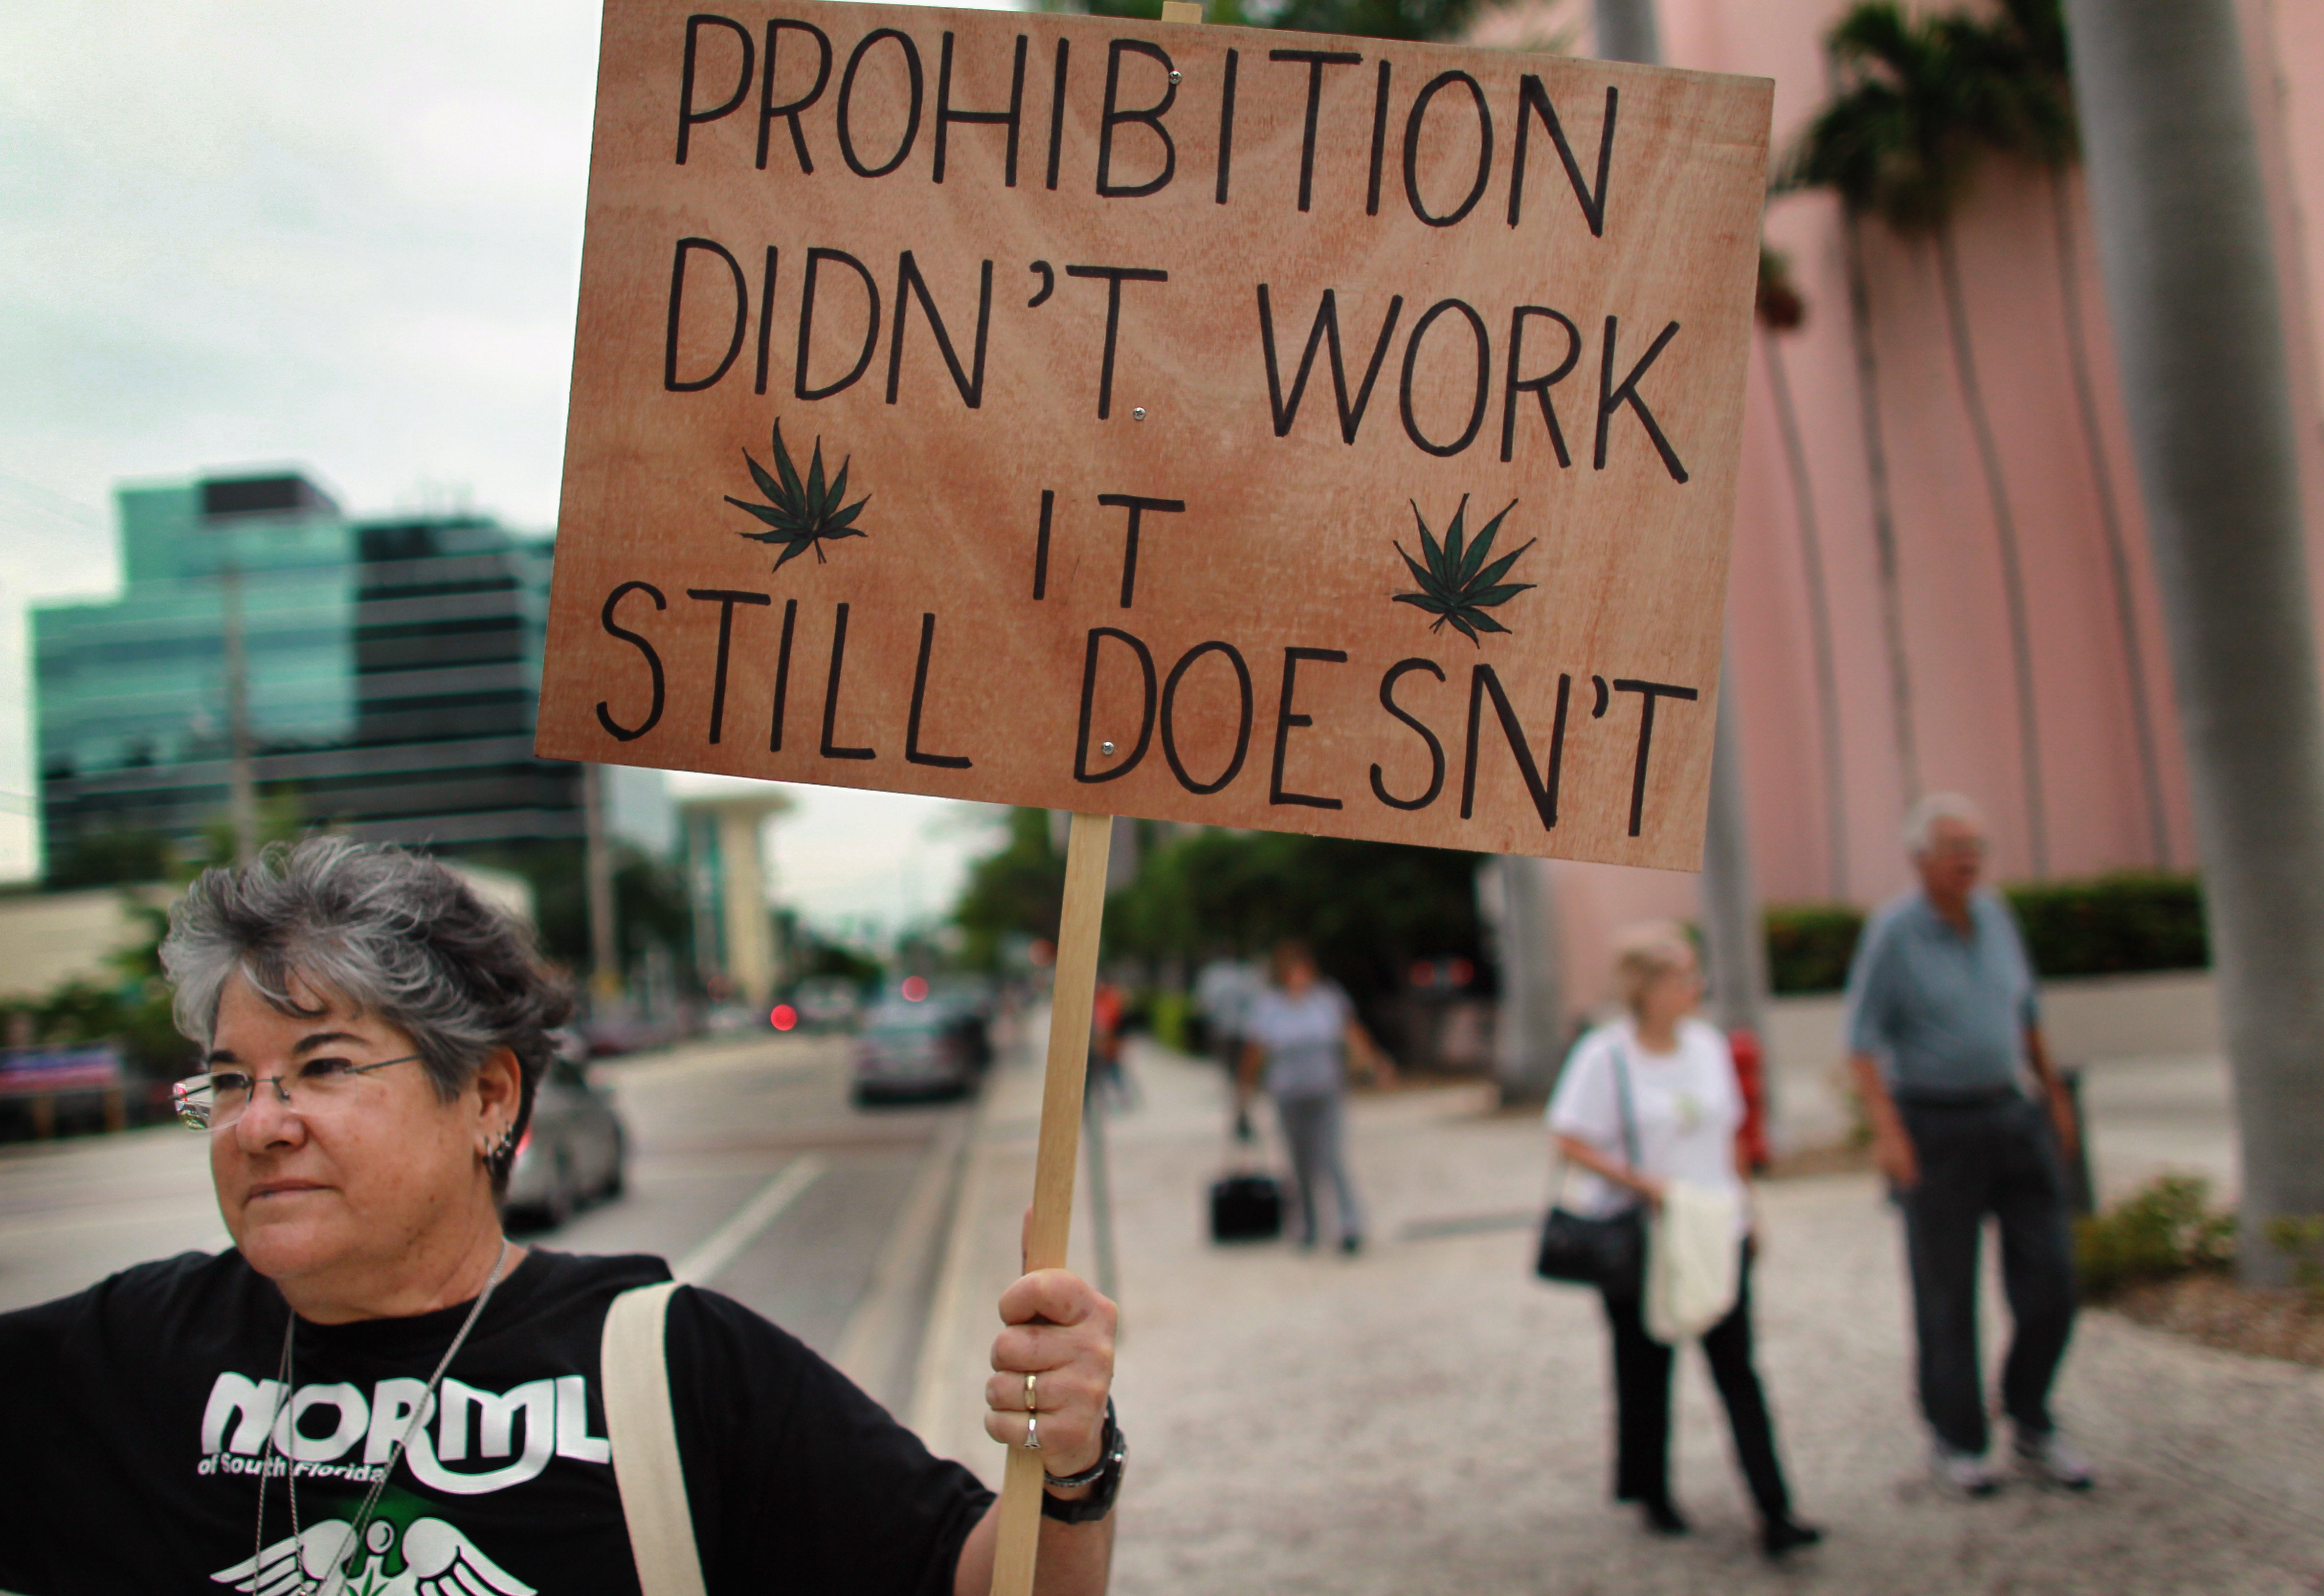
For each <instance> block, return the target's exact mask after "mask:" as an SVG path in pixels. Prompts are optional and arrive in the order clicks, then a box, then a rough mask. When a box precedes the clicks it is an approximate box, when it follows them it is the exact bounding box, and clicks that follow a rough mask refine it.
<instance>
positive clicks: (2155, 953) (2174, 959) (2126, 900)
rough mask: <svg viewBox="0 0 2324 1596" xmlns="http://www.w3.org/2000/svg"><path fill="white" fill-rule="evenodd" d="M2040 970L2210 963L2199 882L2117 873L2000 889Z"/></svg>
mask: <svg viewBox="0 0 2324 1596" xmlns="http://www.w3.org/2000/svg"><path fill="white" fill-rule="evenodd" d="M2002 893H2003V896H2005V897H2006V898H2007V899H2009V907H2010V909H2012V910H2013V911H2014V912H2015V914H2016V916H2017V924H2018V927H2019V928H2020V929H2021V930H2023V931H2024V934H2025V950H2026V952H2027V953H2028V954H2030V955H2032V956H2033V967H2034V968H2035V969H2036V970H2039V971H2040V972H2041V973H2043V975H2045V976H2058V975H2126V974H2131V973H2136V972H2139V971H2144V970H2199V969H2201V968H2203V967H2204V966H2205V965H2206V964H2209V963H2210V962H2211V955H2210V945H2209V940H2208V938H2207V937H2206V936H2205V935H2204V929H2203V889H2202V886H2201V883H2200V882H2199V881H2197V880H2196V878H2195V877H2193V876H2191V875H2163V874H2160V873H2155V872H2122V873H2120V874H2116V875H2104V876H2098V877H2096V878H2095V879H2092V880H2089V881H2027V882H2023V883H2020V884H2018V885H2015V886H2010V887H2005V888H2003V889H2002Z"/></svg>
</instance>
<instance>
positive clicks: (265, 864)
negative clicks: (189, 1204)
mask: <svg viewBox="0 0 2324 1596" xmlns="http://www.w3.org/2000/svg"><path fill="white" fill-rule="evenodd" d="M161 960H162V964H163V967H164V969H165V970H166V971H167V972H168V973H169V976H170V978H171V982H172V983H173V984H174V986H175V989H176V993H175V997H176V1010H177V1019H178V1023H179V1026H180V1029H182V1030H183V1031H184V1032H185V1033H186V1034H187V1035H188V1036H189V1038H192V1039H193V1040H194V1041H195V1042H196V1043H197V1044H198V1046H199V1047H200V1049H201V1057H202V1061H203V1069H202V1073H201V1074H199V1075H195V1076H193V1077H192V1078H191V1079H190V1080H188V1081H186V1082H183V1083H181V1084H180V1086H179V1088H178V1101H179V1103H180V1112H181V1113H182V1114H183V1116H184V1117H185V1118H186V1120H187V1121H188V1123H189V1124H190V1125H192V1126H194V1127H195V1128H196V1129H198V1130H201V1131H202V1132H203V1133H204V1134H205V1135H206V1137H207V1139H208V1149H209V1157H210V1169H211V1174H212V1176H213V1179H214V1182H215V1185H216V1188H217V1200H218V1206H219V1208H220V1210H221V1212H222V1213H223V1215H224V1217H225V1220H226V1227H227V1229H228V1230H229V1231H230V1232H232V1234H233V1237H234V1241H235V1246H234V1247H233V1248H231V1249H229V1250H226V1251H225V1252H223V1253H220V1254H218V1255H217V1256H216V1257H212V1256H209V1255H208V1254H204V1253H198V1252H189V1253H186V1254H183V1255H181V1256H180V1257H178V1258H174V1259H168V1260H166V1261H162V1262H157V1263H150V1264H145V1265H142V1266H140V1267H138V1268H132V1269H129V1270H127V1271H125V1272H124V1273H122V1274H118V1275H115V1276H114V1277H112V1278H109V1279H107V1280H105V1281H103V1282H101V1283H100V1284H98V1285H97V1286H95V1287H91V1288H90V1289H88V1290H87V1291H84V1292H82V1293H80V1294H79V1295H78V1296H71V1297H67V1298H64V1299H62V1300H60V1301H58V1302H53V1303H49V1304H46V1305H42V1306H38V1307H32V1308H27V1309H23V1310H21V1311H19V1312H15V1313H11V1314H7V1315H0V1368H5V1369H6V1370H10V1371H11V1372H12V1376H13V1378H12V1379H11V1381H10V1385H9V1392H8V1401H7V1413H6V1417H5V1420H0V1502H5V1503H6V1504H7V1505H6V1510H5V1512H6V1517H5V1532H0V1588H5V1589H7V1590H10V1591H19V1592H23V1593H24V1596H50V1593H52V1592H80V1591H88V1592H100V1591H149V1592H157V1593H158V1592H163V1591H182V1592H189V1593H191V1592H199V1591H249V1592H252V1593H253V1596H291V1593H293V1592H300V1593H303V1592H313V1591H324V1592H338V1591H350V1590H364V1591H370V1590H381V1589H393V1590H405V1589H417V1590H420V1591H439V1590H440V1591H461V1592H464V1593H466V1596H523V1593H524V1592H528V1591H535V1590H539V1591H607V1592H616V1593H618V1592H624V1591H627V1592H636V1591H640V1590H641V1585H643V1584H644V1583H645V1582H646V1581H647V1580H648V1578H649V1577H650V1578H651V1579H652V1580H653V1581H654V1588H656V1589H659V1590H662V1591H669V1590H678V1589H687V1588H689V1587H690V1588H691V1589H694V1590H696V1591H707V1592H728V1591H736V1592H739V1591H760V1590H764V1589H767V1588H769V1587H770V1585H771V1586H774V1587H777V1588H782V1589H798V1590H803V1591H836V1590H847V1591H885V1592H895V1593H896V1596H905V1593H907V1592H908V1593H911V1596H936V1593H937V1592H947V1591H948V1592H954V1596H970V1593H972V1592H973V1593H974V1596H984V1592H985V1591H988V1590H989V1589H990V1587H991V1577H992V1564H993V1559H994V1551H995V1545H996V1531H997V1523H996V1518H995V1508H996V1504H995V1502H994V1499H993V1498H992V1495H991V1492H989V1491H987V1490H985V1489H984V1488H983V1487H982V1485H981V1484H980V1483H979V1482H978V1481H977V1480H976V1478H975V1477H974V1476H973V1475H972V1474H971V1473H970V1472H969V1471H967V1470H966V1469H964V1468H963V1467H961V1466H960V1465H959V1464H957V1463H954V1462H945V1461H942V1460H939V1459H937V1458H936V1457H933V1456H931V1455H930V1454H929V1453H928V1452H927V1449H926V1448H925V1447H924V1446H922V1445H921V1444H920V1443H919V1441H918V1439H917V1438H916V1437H915V1436H913V1435H911V1434H910V1433H909V1432H908V1431H907V1430H905V1429H903V1428H902V1427H901V1426H900V1425H898V1424H896V1422H895V1421H894V1420H892V1419H891V1418H890V1417H889V1416H888V1415H887V1413H886V1412H885V1411H884V1410H882V1409H881V1407H880V1406H879V1404H877V1403H876V1402H874V1401H873V1400H872V1399H871V1398H870V1397H868V1396H866V1395H864V1394H863V1393H862V1391H860V1390H858V1389H857V1388H855V1387H854V1386H853V1385H852V1384H850V1383H849V1382H848V1380H847V1379H846V1378H845V1377H844V1376H843V1375H841V1374H839V1373H838V1372H837V1371H836V1370H834V1369H832V1368H831V1367H830V1366H829V1365H828V1364H826V1363H825V1362H824V1361H822V1360H821V1359H820V1358H818V1357H816V1355H815V1354H814V1353H813V1352H809V1351H808V1350H807V1348H806V1347H805V1346H803V1345H801V1344H800V1343H799V1342H798V1341H796V1340H794V1339H792V1338H791V1337H790V1336H788V1335H787V1334H785V1333H783V1332H782V1331H780V1330H779V1329H777V1328H776V1327H775V1326H774V1325H772V1324H769V1323H768V1322H767V1321H765V1320H764V1319H761V1318H760V1317H759V1316H758V1315H755V1314H753V1313H752V1312H750V1311H749V1310H748V1309H746V1308H744V1307H742V1305H739V1304H737V1303H735V1302H733V1301H732V1300H730V1299H728V1298H726V1297H724V1296H719V1295H718V1294H717V1293H715V1292H712V1291H706V1290H703V1289H700V1288H698V1287H671V1285H670V1284H669V1280H670V1275H669V1267H668V1266H667V1265H666V1264H664V1263H663V1262H662V1260H661V1259H657V1258H645V1257H632V1258H586V1257H577V1256H573V1255H569V1254H562V1253H557V1252H551V1251H549V1250H545V1249H541V1248H537V1247H536V1248H525V1247H519V1246H516V1245H514V1244H512V1242H511V1241H509V1240H508V1239H507V1238H506V1237H505V1236H504V1235H503V1232H502V1228H501V1222H500V1215H499V1213H498V1211H497V1208H496V1206H495V1202H494V1198H495V1196H496V1195H497V1193H498V1192H499V1191H500V1189H501V1188H502V1187H503V1185H504V1183H505V1181H506V1178H507V1174H508V1169H509V1166H510V1163H511V1162H512V1158H513V1156H514V1151H515V1149H516V1148H517V1146H518V1143H519V1141H520V1140H521V1138H522V1137H523V1135H524V1131H525V1125H526V1121H527V1118H528V1115H529V1113H530V1109H531V1106H532V1102H533V1094H534V1092H535V1090H536V1088H537V1087H538V1085H539V1081H540V1077H541V1074H542V1071H543V1070H544V1068H545V1067H546V1066H547V1065H548V1063H549V1056H550V1051H551V1046H552V1044H551V1040H550V1035H549V1033H550V1031H551V1029H553V1028H554V1027H555V1026H557V1025H558V1023H560V1022H561V1021H562V1020H563V1019H565V1017H566V1014H567V1010H568V1007H569V1003H568V1000H567V996H566V995H565V993H564V992H563V991H562V990H561V989H560V988H559V987H558V986H557V985H556V984H555V983H553V982H552V981H551V980H550V978H549V975H548V973H547V972H546V971H545V970H544V968H543V966H542V964H541V963H540V961H539V958H538V956H537V955H536V954H535V953H534V951H533V949H532V947H531V946H530V938H529V936H527V935H526V934H525V933H524V932H522V931H521V929H520V928H519V927H517V926H516V925H515V924H514V923H513V922H512V921H510V920H509V919H507V918H504V917H503V916H502V915H501V914H500V913H499V912H498V911H496V910H494V909H492V908H490V907H489V906H487V905H486V904H484V902H483V901H482V900H481V899H478V898H477V897H476V895H475V893H474V892H473V891H471V890H469V889H468V887H467V886H466V885H465V884H464V883H463V882H462V881H460V880H459V879H458V878H457V876H455V875H453V874H452V872H449V871H448V870H447V869H445V868H444V867H443V866H442V865H441V864H439V863H436V862H435V861H434V860H432V859H429V858H427V857H425V856H423V855H420V854H416V853H406V852H402V851H400V850H395V849H389V848H377V847H366V846H361V845H357V844H353V843H350V842H347V841H346V840H344V839H339V838H313V839H309V840H308V841H306V842H302V843H300V844H298V845H297V846H295V847H291V848H287V849H286V848H283V847H281V846H279V845H278V846H276V847H274V848H270V849H268V850H267V851H265V852H264V853H262V854H261V855H260V857H259V858H258V859H257V860H256V861H255V862H254V863H251V864H250V865H248V866H246V867H244V868H240V869H233V870H213V871H210V872H208V873H206V874H205V875H203V876H202V877H201V878H200V879H199V880H198V881H196V882H195V883H194V885H193V887H192V888H191V889H190V890H189V892H188V893H187V894H186V896H185V898H184V899H181V900H180V902H179V904H178V905H177V906H176V908H175V909H172V911H171V928H170V932H169V935H168V936H167V938H166V939H165V940H164V942H163V943H162V946H161ZM641 1288H642V1289H641ZM1000 1314H1001V1320H1002V1321H1003V1325H1004V1327H1003V1328H1002V1330H1001V1333H1000V1336H999V1337H998V1339H997V1340H996V1341H995V1342H994V1343H993V1348H992V1367H993V1369H994V1370H995V1371H996V1372H995V1373H994V1374H993V1375H992V1377H991V1380H990V1382H989V1383H988V1385H987V1387H986V1389H985V1398H986V1401H987V1404H988V1406H989V1408H990V1411H989V1412H987V1413H986V1415H985V1429H986V1431H987V1433H988V1434H990V1435H992V1436H993V1437H994V1438H995V1439H996V1440H1000V1441H1003V1442H1005V1443H1007V1444H1010V1445H1015V1446H1024V1447H1028V1448H1031V1449H1033V1450H1036V1451H1037V1452H1038V1453H1040V1457H1041V1461H1042V1463H1043V1465H1044V1467H1045V1470H1046V1471H1047V1490H1045V1492H1044V1499H1043V1502H1042V1508H1043V1513H1044V1519H1043V1522H1042V1524H1041V1529H1040V1535H1041V1539H1040V1548H1039V1556H1040V1572H1041V1577H1042V1585H1041V1589H1042V1591H1044V1592H1045V1593H1047V1592H1052V1591H1058V1592H1074V1593H1075V1596H1094V1593H1095V1592H1099V1591H1102V1590H1103V1589H1104V1587H1105V1583H1106V1566H1107V1562H1108V1559H1109V1556H1110V1554H1111V1539H1112V1526H1111V1519H1110V1518H1109V1517H1108V1516H1107V1515H1108V1510H1109V1509H1110V1508H1111V1503H1112V1500H1113V1496H1114V1492H1115V1490H1117V1489H1118V1486H1119V1482H1120V1470H1121V1463H1122V1455H1123V1447H1122V1444H1121V1441H1120V1433H1119V1431H1117V1430H1116V1429H1115V1428H1114V1425H1113V1420H1112V1409H1111V1403H1110V1401H1109V1400H1108V1392H1109V1388H1110V1386H1111V1378H1112V1367H1113V1333H1114V1324H1115V1314H1114V1308H1113V1305H1112V1304H1111V1303H1110V1302H1108V1301H1107V1300H1106V1299H1105V1298H1104V1297H1102V1296H1100V1295H1099V1294H1098V1293H1097V1292H1096V1291H1095V1290H1093V1288H1092V1287H1089V1286H1088V1285H1086V1284H1084V1282H1083V1281H1082V1280H1080V1279H1079V1278H1076V1277H1074V1276H1073V1275H1071V1274H1068V1273H1066V1272H1065V1271H1063V1270H1043V1271H1039V1272H1037V1273H1033V1274H1028V1275H1026V1276H1024V1277H1022V1278H1019V1279H1018V1280H1017V1281H1016V1282H1015V1283H1014V1284H1012V1285H1011V1286H1010V1287H1009V1288H1008V1290H1007V1291H1006V1292H1005V1293H1004V1294H1003V1295H1002V1296H1001V1302H1000ZM609 1317H610V1318H611V1319H612V1320H613V1333H606V1331H605V1326H606V1325H607V1323H608V1320H609ZM431 1370H432V1372H431ZM616 1431H618V1432H619V1438H620V1451H619V1453H618V1455H617V1454H616V1453H615V1450H614V1446H613V1439H614V1436H615V1433H616ZM617 1466H618V1469H619V1473H618V1474H617V1473H616V1468H617ZM697 1571H698V1572H697Z"/></svg>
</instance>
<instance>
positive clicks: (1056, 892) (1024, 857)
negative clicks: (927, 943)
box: [953, 809, 1065, 970]
mask: <svg viewBox="0 0 2324 1596" xmlns="http://www.w3.org/2000/svg"><path fill="white" fill-rule="evenodd" d="M1064 907H1065V854H1064V853H1063V852H1061V851H1060V850H1059V849H1058V847H1057V845H1056V842H1055V841H1054V840H1053V839H1052V838H1051V837H1050V835H1049V812H1048V811H1047V809H1011V810H1010V811H1009V821H1008V832H1007V837H1006V840H1005V841H1004V842H1003V843H1002V844H1001V847H1000V848H999V849H998V850H996V851H995V852H993V853H987V854H986V855H985V856H984V857H983V858H982V859H979V860H977V861H976V862H975V863H973V864H971V865H970V866H969V870H968V884H967V886H966V887H965V888H964V890H963V891H962V893H961V898H960V902H959V904H958V905H957V906H956V907H955V908H954V910H953V919H954V923H956V924H957V925H958V926H959V927H960V928H961V933H962V948H961V960H962V962H963V963H964V964H967V965H968V966H969V967H970V968H971V969H976V970H993V969H998V968H999V967H1000V964H1001V953H1002V949H1003V947H1004V946H1005V945H1006V944H1007V943H1008V941H1009V940H1010V937H1012V936H1023V937H1028V938H1029V937H1038V936H1052V937H1053V936H1056V934H1057V915H1058V913H1059V911H1060V910H1062V909H1063V908H1064Z"/></svg>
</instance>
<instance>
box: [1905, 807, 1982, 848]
mask: <svg viewBox="0 0 2324 1596" xmlns="http://www.w3.org/2000/svg"><path fill="white" fill-rule="evenodd" d="M1940 820H1958V821H1960V823H1961V824H1962V825H1963V826H1968V827H1969V829H1970V830H1971V831H1973V832H1975V833H1977V835H1979V836H1983V835H1986V824H1985V811H1984V810H1983V809H1980V808H1978V807H1977V805H1976V804H1975V803H1974V802H1972V801H1971V800H1970V799H1969V798H1966V797H1964V796H1963V795H1962V794H1960V793H1958V792H1932V793H1930V794H1929V795H1928V796H1927V797H1925V798H1922V799H1921V801H1920V802H1918V803H1916V804H1914V806H1913V807H1912V809H1911V811H1910V812H1909V813H1907V814H1906V815H1905V816H1904V852H1905V853H1907V854H1908V855H1910V856H1911V857H1913V858H1914V859H1918V858H1919V857H1921V855H1922V854H1923V853H1927V852H1928V851H1929V842H1930V839H1931V837H1932V835H1934V834H1935V832H1936V829H1937V822H1938V821H1940Z"/></svg>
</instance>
